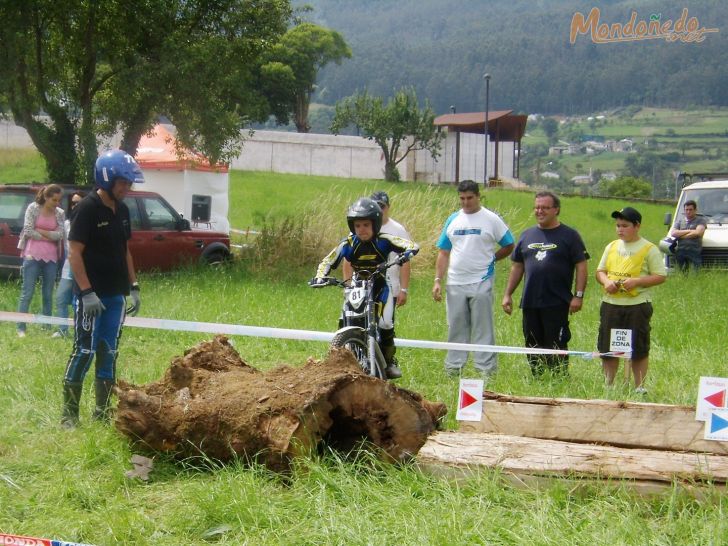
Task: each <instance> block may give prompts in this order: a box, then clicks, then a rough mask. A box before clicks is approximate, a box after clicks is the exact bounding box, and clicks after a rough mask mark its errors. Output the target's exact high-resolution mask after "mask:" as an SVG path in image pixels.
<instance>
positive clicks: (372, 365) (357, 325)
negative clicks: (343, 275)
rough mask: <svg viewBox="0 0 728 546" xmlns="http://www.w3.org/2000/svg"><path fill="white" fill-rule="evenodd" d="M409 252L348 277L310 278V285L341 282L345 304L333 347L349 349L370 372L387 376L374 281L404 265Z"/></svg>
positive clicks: (337, 283) (320, 285)
mask: <svg viewBox="0 0 728 546" xmlns="http://www.w3.org/2000/svg"><path fill="white" fill-rule="evenodd" d="M410 257H411V256H410V255H409V254H408V253H402V254H400V255H399V256H398V257H397V258H396V259H394V260H392V261H391V262H385V263H383V264H380V265H378V266H377V267H376V268H375V269H373V270H359V271H358V272H357V271H355V272H354V274H353V276H352V277H351V279H350V280H349V281H340V280H339V279H336V278H334V277H325V278H322V279H311V280H310V281H309V282H308V285H309V286H310V287H311V288H321V287H324V286H339V287H342V288H343V289H344V306H343V309H342V312H341V318H340V319H339V329H338V330H337V331H336V333H335V335H334V339H332V340H331V347H345V348H347V349H349V350H350V351H351V352H352V353H353V354H354V357H355V358H356V359H357V361H358V362H359V364H360V365H361V368H362V370H364V373H366V374H367V375H371V376H373V377H378V378H380V379H387V374H386V372H385V370H386V368H387V362H386V360H385V359H384V355H383V354H382V350H381V349H380V347H379V341H380V333H379V318H378V317H377V301H376V299H375V294H374V285H375V283H376V281H377V279H380V278H384V277H385V276H386V274H387V269H389V268H390V267H392V266H395V265H402V264H403V263H405V262H406V261H408V260H409V259H410Z"/></svg>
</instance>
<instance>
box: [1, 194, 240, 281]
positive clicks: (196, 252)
mask: <svg viewBox="0 0 728 546" xmlns="http://www.w3.org/2000/svg"><path fill="white" fill-rule="evenodd" d="M40 187H41V186H30V185H4V186H3V185H0V274H1V275H4V276H14V275H18V274H19V273H20V266H21V264H22V259H21V258H20V250H19V249H18V235H19V234H20V231H21V229H22V228H23V219H24V217H25V209H26V208H27V207H28V205H29V204H30V203H31V202H32V201H33V199H34V198H35V195H36V193H37V192H38V190H39V189H40ZM79 189H80V190H81V191H84V192H88V191H89V188H78V187H72V186H64V192H63V208H64V209H65V210H68V209H69V204H70V203H69V202H70V198H71V195H72V193H73V192H74V191H76V190H79ZM124 203H126V205H127V206H128V207H129V214H130V216H131V228H132V237H131V240H130V241H129V249H130V250H131V254H132V256H133V257H134V266H135V267H136V269H137V271H150V270H157V271H168V270H170V269H173V268H175V267H178V266H180V265H185V264H190V263H197V262H201V263H210V264H214V263H220V262H223V261H225V260H228V259H229V258H230V237H229V236H228V234H227V233H222V232H218V231H210V230H206V229H205V230H203V229H200V230H197V229H192V228H191V227H190V222H189V220H186V219H185V218H182V217H181V216H180V215H179V214H178V213H177V211H175V210H174V209H173V208H172V206H171V205H170V204H169V203H167V201H166V200H165V199H164V197H162V196H161V195H159V194H158V193H153V192H146V191H130V192H129V194H128V195H127V197H126V198H125V199H124Z"/></svg>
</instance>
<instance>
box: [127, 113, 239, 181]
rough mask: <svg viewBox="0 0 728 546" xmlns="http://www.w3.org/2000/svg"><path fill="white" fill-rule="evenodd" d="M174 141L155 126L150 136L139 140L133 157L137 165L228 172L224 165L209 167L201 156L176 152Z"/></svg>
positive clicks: (190, 151) (158, 126) (164, 129)
mask: <svg viewBox="0 0 728 546" xmlns="http://www.w3.org/2000/svg"><path fill="white" fill-rule="evenodd" d="M176 140H177V139H176V138H175V136H174V135H173V134H172V133H171V132H170V131H169V129H167V128H166V127H164V125H155V126H154V129H152V132H151V136H147V135H144V136H143V137H142V138H141V139H140V140H139V146H138V147H137V153H136V156H135V159H136V161H137V163H138V164H139V166H140V167H142V168H146V169H159V170H167V171H184V170H186V169H189V170H194V171H212V172H220V173H226V172H228V166H227V165H225V164H217V165H211V164H210V161H209V160H208V159H207V158H206V157H204V156H203V155H202V154H199V153H197V152H194V151H192V150H186V149H181V150H178V149H177V148H176V146H175V145H176Z"/></svg>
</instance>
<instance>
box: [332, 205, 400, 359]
mask: <svg viewBox="0 0 728 546" xmlns="http://www.w3.org/2000/svg"><path fill="white" fill-rule="evenodd" d="M371 199H372V201H376V203H377V204H378V205H379V207H380V208H381V209H382V227H381V229H380V230H379V232H380V233H388V234H390V235H396V236H397V237H400V238H402V239H405V240H407V241H412V240H413V239H412V237H410V234H409V232H408V231H407V230H406V229H405V227H404V226H403V225H402V224H400V223H399V222H397V221H396V220H394V219H392V218H390V216H389V195H387V192H385V191H376V192H374V193H373V194H372V196H371ZM396 257H397V253H396V252H392V253H390V255H389V256H388V257H387V261H390V262H391V261H392V260H393V259H394V258H396ZM410 267H411V266H410V263H409V262H405V263H404V264H402V265H401V266H399V265H395V266H392V267H390V268H389V269H388V270H387V282H388V283H389V289H390V290H391V291H392V297H393V298H394V303H395V307H402V306H403V305H404V304H406V303H407V296H408V293H409V283H410ZM342 272H343V275H344V278H345V279H350V278H351V275H352V272H353V270H352V267H351V264H350V263H349V262H348V261H346V260H344V262H343V265H342ZM394 315H395V313H394V310H392V323H394ZM393 335H394V334H393ZM395 350H396V348H395V347H394V346H392V347H382V352H383V353H385V352H391V354H385V355H384V358H385V359H386V360H387V362H392V361H393V362H394V364H393V366H395V367H396V368H397V370H398V371H399V364H398V362H397V359H396V358H395V357H394V352H395Z"/></svg>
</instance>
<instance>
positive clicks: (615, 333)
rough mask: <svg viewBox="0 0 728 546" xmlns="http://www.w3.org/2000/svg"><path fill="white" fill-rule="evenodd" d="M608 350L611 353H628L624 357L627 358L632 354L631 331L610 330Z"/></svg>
mask: <svg viewBox="0 0 728 546" xmlns="http://www.w3.org/2000/svg"><path fill="white" fill-rule="evenodd" d="M609 350H610V351H611V352H613V353H628V354H626V355H625V357H627V358H629V357H630V356H631V354H632V330H625V329H623V328H612V335H611V337H610V338H609Z"/></svg>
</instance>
